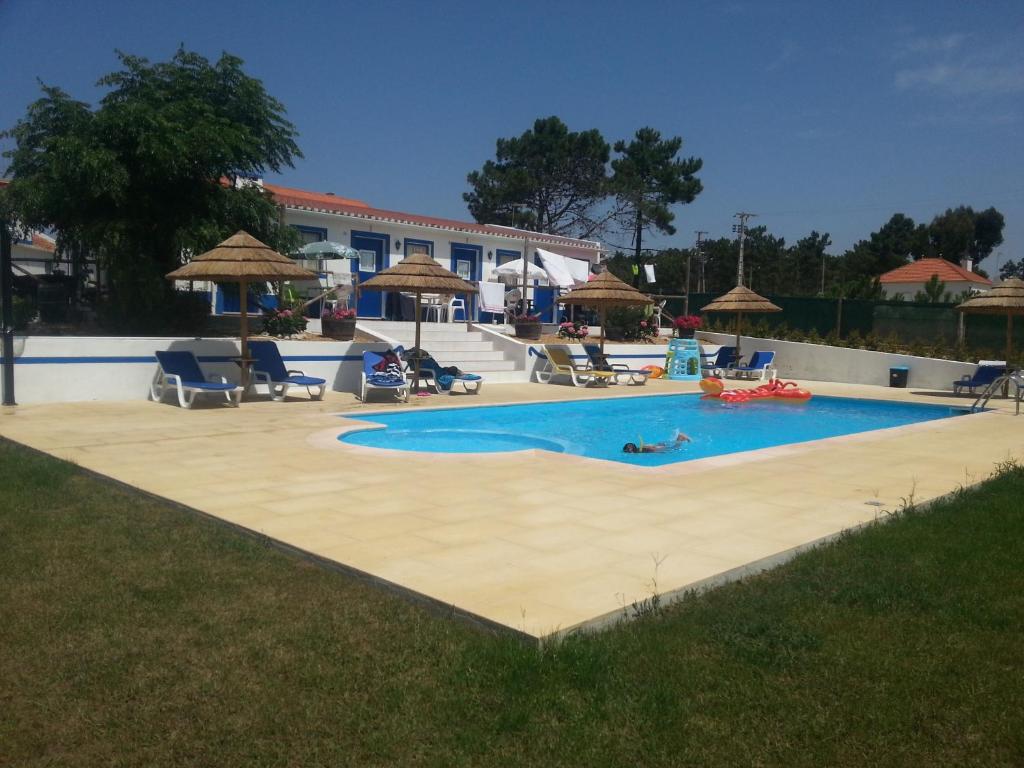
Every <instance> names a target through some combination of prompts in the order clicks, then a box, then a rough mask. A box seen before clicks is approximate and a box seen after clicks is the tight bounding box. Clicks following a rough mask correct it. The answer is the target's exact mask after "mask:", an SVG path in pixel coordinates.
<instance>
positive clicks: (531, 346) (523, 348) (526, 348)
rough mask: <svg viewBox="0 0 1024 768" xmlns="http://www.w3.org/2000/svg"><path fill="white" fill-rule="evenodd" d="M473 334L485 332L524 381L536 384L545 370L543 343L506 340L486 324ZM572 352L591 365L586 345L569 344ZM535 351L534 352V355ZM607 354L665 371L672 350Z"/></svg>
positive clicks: (638, 348) (650, 347)
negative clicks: (538, 376)
mask: <svg viewBox="0 0 1024 768" xmlns="http://www.w3.org/2000/svg"><path fill="white" fill-rule="evenodd" d="M473 330H475V331H482V332H483V333H484V335H485V338H487V339H488V340H489V341H491V342H492V343H493V344H494V347H495V349H500V350H501V351H502V352H504V353H505V358H506V359H508V360H514V361H516V363H517V364H518V366H519V368H520V370H521V371H524V373H523V376H522V380H523V381H527V380H530V381H535V380H536V379H535V377H534V375H533V374H534V372H535V371H537V370H540V369H541V368H543V367H544V359H543V358H541V357H539V356H538V355H537V352H542V351H543V346H542V345H541V343H540V342H537V341H534V342H530V341H525V340H521V339H516V338H513V337H511V336H506V335H504V334H502V333H501V332H499V331H497V330H495V329H494V328H493V327H492V326H490V325H486V324H483V323H481V324H474V325H473ZM565 346H568V347H569V352H570V354H571V355H572V356H573V358H574V360H575V361H576V362H578V363H580V364H582V363H585V362H586V361H587V353H586V352H584V351H583V345H582V344H570V343H566V344H565ZM531 350H532V351H531ZM604 351H605V353H606V354H607V356H608V359H609V361H610V362H613V363H625V364H626V365H628V366H629V367H630V368H642V367H643V366H645V365H657V366H660V367H662V368H663V367H665V353H666V352H667V351H668V347H666V346H665V345H664V344H611V345H608V346H606V347H605V349H604Z"/></svg>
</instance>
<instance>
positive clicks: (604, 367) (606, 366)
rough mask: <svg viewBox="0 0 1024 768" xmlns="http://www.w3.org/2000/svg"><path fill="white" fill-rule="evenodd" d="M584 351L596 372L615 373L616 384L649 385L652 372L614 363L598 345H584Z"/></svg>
mask: <svg viewBox="0 0 1024 768" xmlns="http://www.w3.org/2000/svg"><path fill="white" fill-rule="evenodd" d="M583 351H584V352H586V353H587V357H589V358H590V365H591V366H592V367H593V369H594V370H595V371H614V372H615V379H614V381H615V383H616V384H622V383H625V384H637V385H640V386H643V385H644V384H646V383H647V379H648V377H649V376H650V375H651V372H650V371H644V370H641V369H639V368H630V367H629V366H628V365H626V364H625V363H612V362H609V361H608V355H606V354H605V353H604V352H602V351H601V348H600V347H599V346H598V345H597V344H584V345H583Z"/></svg>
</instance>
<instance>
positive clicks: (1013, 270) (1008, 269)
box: [999, 259, 1024, 280]
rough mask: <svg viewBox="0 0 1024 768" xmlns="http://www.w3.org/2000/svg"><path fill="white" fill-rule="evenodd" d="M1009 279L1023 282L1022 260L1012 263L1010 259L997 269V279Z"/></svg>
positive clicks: (1023, 262)
mask: <svg viewBox="0 0 1024 768" xmlns="http://www.w3.org/2000/svg"><path fill="white" fill-rule="evenodd" d="M1011 277H1016V278H1018V279H1021V280H1024V259H1021V260H1020V261H1014V260H1013V259H1010V260H1009V261H1007V262H1006V263H1005V264H1003V265H1002V266H1000V267H999V279H1000V280H1008V279H1009V278H1011Z"/></svg>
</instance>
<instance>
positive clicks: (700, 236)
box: [683, 229, 707, 315]
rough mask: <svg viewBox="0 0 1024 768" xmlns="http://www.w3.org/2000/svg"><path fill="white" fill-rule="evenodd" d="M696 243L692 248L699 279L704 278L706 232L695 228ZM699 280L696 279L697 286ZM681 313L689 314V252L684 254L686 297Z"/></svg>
mask: <svg viewBox="0 0 1024 768" xmlns="http://www.w3.org/2000/svg"><path fill="white" fill-rule="evenodd" d="M696 234H697V243H696V244H695V245H694V246H693V250H694V251H696V253H697V263H698V264H700V276H701V280H703V279H704V235H706V234H707V232H705V231H702V230H699V229H698V230H696ZM699 285H700V281H698V287H699ZM683 304H684V306H683V314H684V315H688V314H690V254H687V255H686V299H685V300H684V302H683Z"/></svg>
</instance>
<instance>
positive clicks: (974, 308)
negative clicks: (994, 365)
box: [957, 277, 1024, 367]
mask: <svg viewBox="0 0 1024 768" xmlns="http://www.w3.org/2000/svg"><path fill="white" fill-rule="evenodd" d="M957 309H958V310H960V311H961V312H968V313H970V314H977V315H1006V365H1007V367H1009V366H1010V356H1011V354H1012V352H1013V316H1014V315H1024V280H1021V279H1019V278H1016V277H1011V278H1009V279H1007V280H1003V282H1002V283H1000V284H999V285H998V286H997V287H995V288H993V289H992V290H991V291H986V292H985V293H982V294H980V295H978V296H975V297H974V298H973V299H968V300H967V301H965V302H964V303H963V304H961V305H959V306H958V307H957Z"/></svg>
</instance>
